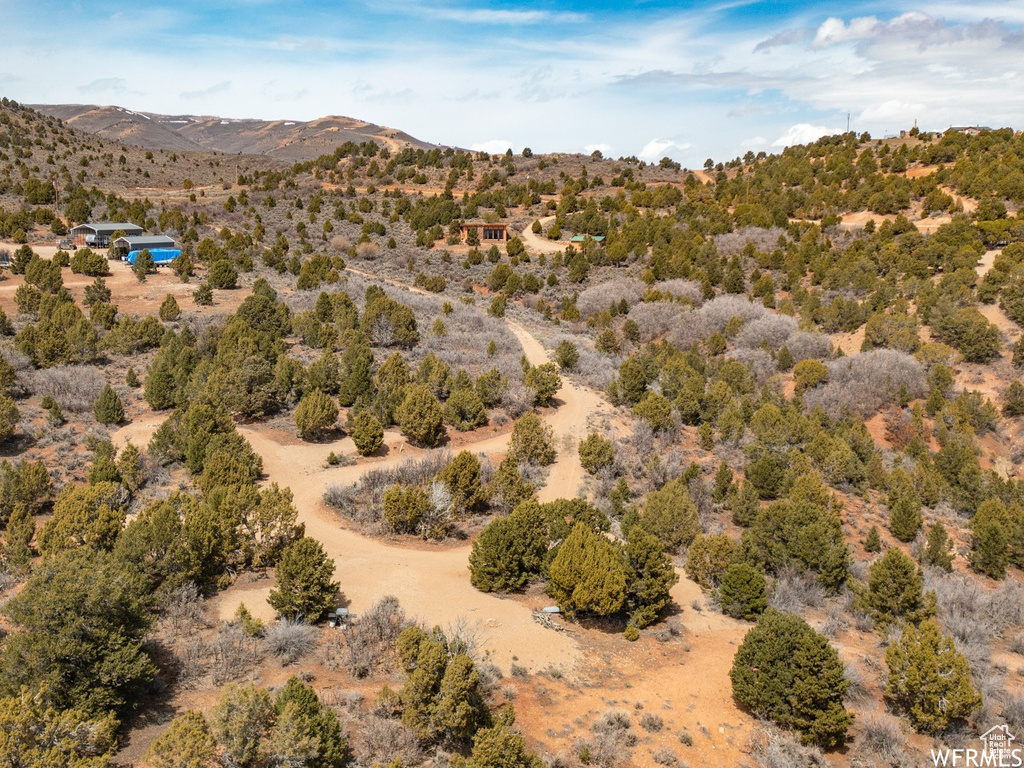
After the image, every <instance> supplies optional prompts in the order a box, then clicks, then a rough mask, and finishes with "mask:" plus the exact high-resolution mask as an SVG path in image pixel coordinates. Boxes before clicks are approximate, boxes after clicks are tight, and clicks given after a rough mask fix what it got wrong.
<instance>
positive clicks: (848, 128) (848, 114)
mask: <svg viewBox="0 0 1024 768" xmlns="http://www.w3.org/2000/svg"><path fill="white" fill-rule="evenodd" d="M846 132H847V133H849V132H850V113H849V112H847V113H846Z"/></svg>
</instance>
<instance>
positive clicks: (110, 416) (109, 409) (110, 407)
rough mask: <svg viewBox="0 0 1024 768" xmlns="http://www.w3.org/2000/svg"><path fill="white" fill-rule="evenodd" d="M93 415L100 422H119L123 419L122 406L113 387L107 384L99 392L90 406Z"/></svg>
mask: <svg viewBox="0 0 1024 768" xmlns="http://www.w3.org/2000/svg"><path fill="white" fill-rule="evenodd" d="M92 412H93V415H94V416H95V417H96V421H98V422H99V423H100V424H120V423H121V422H122V421H124V406H123V405H122V404H121V398H119V397H118V396H117V392H115V391H114V388H113V387H111V386H110V385H109V384H107V385H106V386H105V387H103V391H102V392H100V396H99V398H97V400H96V402H95V404H94V405H93V407H92Z"/></svg>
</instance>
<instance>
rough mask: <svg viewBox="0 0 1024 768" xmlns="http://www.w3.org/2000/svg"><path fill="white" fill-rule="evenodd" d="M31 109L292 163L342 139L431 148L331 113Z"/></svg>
mask: <svg viewBox="0 0 1024 768" xmlns="http://www.w3.org/2000/svg"><path fill="white" fill-rule="evenodd" d="M34 108H35V109H37V110H38V111H39V112H42V113H43V114H44V115H50V116H53V117H57V118H59V119H61V120H63V121H64V122H65V123H67V124H68V125H70V126H73V127H74V128H77V129H78V130H80V131H84V132H86V133H91V134H94V135H96V136H100V137H102V138H105V139H110V140H112V141H118V142H122V143H125V144H133V145H135V146H139V147H143V148H145V149H167V150H186V151H187V150H202V151H211V150H212V151H216V152H226V153H230V154H243V155H268V156H270V157H274V158H276V159H279V160H283V161H285V162H296V161H301V160H311V159H313V158H316V157H319V156H320V155H323V154H328V153H330V152H332V151H334V149H335V147H337V146H338V145H340V144H344V143H345V142H346V141H352V142H355V143H357V144H359V143H361V142H364V141H374V142H377V143H378V144H380V145H381V146H386V147H388V148H389V149H391V150H400V149H403V148H404V147H413V148H415V149H429V148H431V146H432V145H430V144H427V143H426V142H423V141H420V140H419V139H416V138H414V137H413V136H410V135H409V134H407V133H404V132H402V131H398V130H395V129H392V128H387V127H385V126H381V125H375V124H373V123H368V122H365V121H362V120H355V119H353V118H349V117H339V116H333V115H332V116H328V117H321V118H318V119H316V120H311V121H308V122H303V121H298V120H234V119H226V118H221V117H211V116H197V115H160V114H155V113H152V112H137V111H134V110H130V109H126V108H124V107H118V106H96V105H92V104H49V105H47V104H40V105H35V106H34Z"/></svg>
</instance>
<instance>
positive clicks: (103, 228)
mask: <svg viewBox="0 0 1024 768" xmlns="http://www.w3.org/2000/svg"><path fill="white" fill-rule="evenodd" d="M119 229H120V230H121V231H122V232H124V233H125V234H136V235H141V234H142V232H143V231H144V230H143V229H142V227H140V226H139V225H138V224H132V223H131V222H130V221H94V222H90V223H87V224H79V225H78V226H77V227H72V228H71V234H72V235H76V234H81V233H82V232H92V233H93V234H96V235H107V236H110V235H112V234H114V233H115V232H117V230H119Z"/></svg>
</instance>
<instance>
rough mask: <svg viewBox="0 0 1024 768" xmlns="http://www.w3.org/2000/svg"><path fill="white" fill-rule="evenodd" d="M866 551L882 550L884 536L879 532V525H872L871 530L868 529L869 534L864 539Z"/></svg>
mask: <svg viewBox="0 0 1024 768" xmlns="http://www.w3.org/2000/svg"><path fill="white" fill-rule="evenodd" d="M864 551H865V552H871V553H876V552H881V551H882V537H881V536H880V535H879V533H878V526H877V525H872V526H871V530H869V531H868V535H867V537H866V538H865V539H864Z"/></svg>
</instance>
